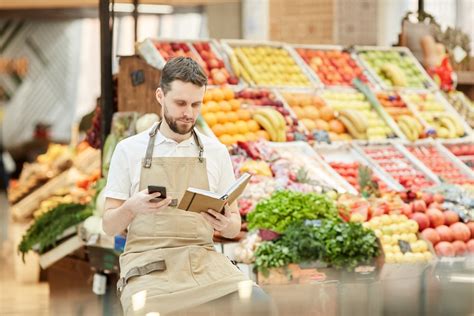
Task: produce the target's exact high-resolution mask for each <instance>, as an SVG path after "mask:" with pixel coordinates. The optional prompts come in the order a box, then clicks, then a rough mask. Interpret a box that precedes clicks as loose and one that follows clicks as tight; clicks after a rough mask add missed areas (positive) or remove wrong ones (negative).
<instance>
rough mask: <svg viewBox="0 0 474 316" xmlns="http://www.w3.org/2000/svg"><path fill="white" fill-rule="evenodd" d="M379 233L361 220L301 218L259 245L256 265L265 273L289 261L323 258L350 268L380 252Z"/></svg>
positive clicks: (334, 264) (331, 263)
mask: <svg viewBox="0 0 474 316" xmlns="http://www.w3.org/2000/svg"><path fill="white" fill-rule="evenodd" d="M378 254H379V248H378V244H377V238H376V237H375V234H374V233H373V232H372V231H371V230H369V229H366V228H364V227H363V226H362V225H361V224H360V223H346V222H342V221H340V220H322V221H315V222H313V223H311V222H309V223H308V222H307V223H305V222H298V223H294V224H292V225H290V226H289V227H288V229H287V230H286V231H285V232H284V234H283V236H282V237H281V238H280V239H278V240H276V241H274V242H266V243H264V244H262V245H260V246H259V248H258V249H257V251H256V252H255V257H256V260H255V265H256V267H257V269H258V270H259V271H261V272H263V273H267V271H268V269H269V268H278V267H283V266H286V265H288V264H289V263H301V262H305V261H317V260H323V261H324V262H326V263H327V264H329V265H330V266H333V267H336V268H346V269H348V270H350V269H353V268H355V267H357V266H358V265H359V264H362V263H367V262H369V261H370V260H371V259H373V258H374V257H376V256H378Z"/></svg>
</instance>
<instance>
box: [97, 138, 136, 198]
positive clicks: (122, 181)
mask: <svg viewBox="0 0 474 316" xmlns="http://www.w3.org/2000/svg"><path fill="white" fill-rule="evenodd" d="M130 187H131V179H130V168H129V162H128V159H127V155H126V153H125V150H124V149H123V146H122V144H121V143H118V144H117V146H116V147H115V150H114V153H113V154H112V160H111V161H110V168H109V173H108V176H107V184H106V186H105V189H104V190H105V193H104V194H105V197H108V198H113V199H118V200H127V199H128V198H129V197H130Z"/></svg>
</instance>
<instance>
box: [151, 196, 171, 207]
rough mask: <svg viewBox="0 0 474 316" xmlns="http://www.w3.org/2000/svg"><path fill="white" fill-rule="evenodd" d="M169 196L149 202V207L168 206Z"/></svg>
mask: <svg viewBox="0 0 474 316" xmlns="http://www.w3.org/2000/svg"><path fill="white" fill-rule="evenodd" d="M171 200H172V198H171V196H169V197H167V198H166V199H164V200H163V201H160V202H150V207H151V208H160V207H163V206H168V205H169V204H170V203H171Z"/></svg>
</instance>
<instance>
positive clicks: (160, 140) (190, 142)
mask: <svg viewBox="0 0 474 316" xmlns="http://www.w3.org/2000/svg"><path fill="white" fill-rule="evenodd" d="M162 143H171V144H175V145H180V146H194V145H196V141H195V140H194V136H193V135H192V134H191V137H189V138H188V139H186V140H183V141H182V142H181V143H178V142H176V141H175V140H173V139H171V138H168V137H165V136H164V135H163V134H162V133H161V132H160V131H158V133H156V140H155V146H157V145H160V144H162Z"/></svg>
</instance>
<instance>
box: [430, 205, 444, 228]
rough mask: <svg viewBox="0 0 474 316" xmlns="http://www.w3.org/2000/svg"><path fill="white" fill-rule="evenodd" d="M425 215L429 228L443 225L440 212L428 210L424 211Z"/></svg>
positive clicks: (433, 209)
mask: <svg viewBox="0 0 474 316" xmlns="http://www.w3.org/2000/svg"><path fill="white" fill-rule="evenodd" d="M426 215H428V218H429V219H430V223H431V227H438V226H440V225H444V215H443V212H441V211H440V210H438V209H435V208H430V209H429V210H428V211H426Z"/></svg>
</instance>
